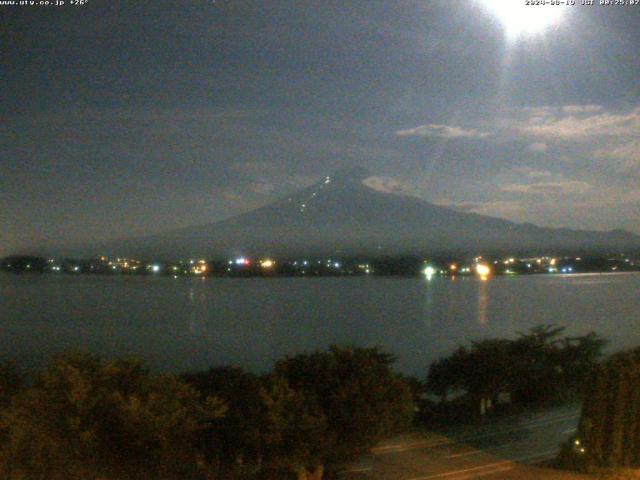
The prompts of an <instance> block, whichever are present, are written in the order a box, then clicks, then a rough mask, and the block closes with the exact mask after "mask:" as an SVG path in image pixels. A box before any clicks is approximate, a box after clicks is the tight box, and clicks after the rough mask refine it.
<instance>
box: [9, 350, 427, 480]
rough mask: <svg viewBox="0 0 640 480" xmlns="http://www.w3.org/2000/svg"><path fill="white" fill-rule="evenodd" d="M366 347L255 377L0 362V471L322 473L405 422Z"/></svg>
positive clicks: (405, 401)
mask: <svg viewBox="0 0 640 480" xmlns="http://www.w3.org/2000/svg"><path fill="white" fill-rule="evenodd" d="M392 363H393V357H391V356H390V355H388V354H386V353H384V352H382V351H380V350H378V349H376V348H371V349H350V348H337V347H333V348H331V349H330V350H328V351H323V352H317V353H312V354H302V355H297V356H293V357H286V358H284V359H281V360H280V361H278V362H277V363H276V364H275V367H274V369H273V371H272V372H271V373H269V374H267V375H261V376H258V375H254V374H252V373H248V372H246V371H244V370H242V369H239V368H231V367H224V368H213V369H210V370H208V371H204V372H195V373H189V374H185V375H182V376H179V377H178V376H173V375H154V374H151V373H150V372H149V370H147V369H146V368H145V367H144V366H143V365H142V364H141V363H140V362H139V361H136V360H125V359H117V360H109V361H107V360H103V359H100V358H98V357H96V356H93V355H89V354H80V353H70V354H64V355H62V356H59V357H56V358H55V359H53V360H52V361H51V363H50V364H49V365H48V366H47V367H46V368H44V369H43V370H42V371H41V372H40V373H39V374H38V375H37V376H36V378H35V379H34V380H33V381H32V382H31V384H30V385H26V383H25V382H24V381H23V380H22V378H21V376H20V375H19V373H18V372H17V370H16V369H15V367H13V366H11V365H10V364H4V365H3V366H2V368H0V409H1V414H0V478H2V479H6V480H19V479H20V480H21V479H24V480H27V479H28V480H32V479H37V478H42V479H47V480H57V479H60V480H62V479H65V480H74V479H78V480H80V479H83V480H85V479H90V478H100V479H114V480H115V479H118V480H126V479H131V480H133V479H148V478H154V479H158V480H160V479H198V478H202V479H204V478H208V479H214V478H215V479H223V478H224V479H241V478H242V479H274V480H275V479H278V480H280V479H287V478H292V479H315V480H319V479H321V478H323V477H324V478H327V477H331V476H332V474H333V471H334V469H335V466H336V465H338V464H339V463H340V462H343V461H345V460H348V459H352V458H355V457H357V456H358V455H359V454H361V453H363V452H365V451H367V450H368V449H369V448H370V447H372V446H373V445H374V444H375V443H376V442H378V441H379V440H380V439H381V438H383V437H384V436H387V435H390V434H392V433H394V432H397V431H400V430H403V429H405V428H406V427H407V426H409V425H410V424H411V421H412V418H413V415H414V411H415V407H414V406H415V402H414V399H413V394H412V391H411V389H410V387H409V386H408V384H407V383H406V382H405V381H404V380H403V379H402V377H401V376H400V375H398V374H396V373H394V372H393V371H392V369H391V365H392Z"/></svg>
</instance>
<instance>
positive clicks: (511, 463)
mask: <svg viewBox="0 0 640 480" xmlns="http://www.w3.org/2000/svg"><path fill="white" fill-rule="evenodd" d="M556 453H557V450H548V451H546V452H542V453H538V454H536V455H527V456H524V457H518V458H515V459H513V460H502V461H500V462H494V463H487V464H485V465H478V466H477V467H471V468H465V469H462V470H453V471H451V472H443V473H437V474H435V475H427V476H424V477H414V478H411V479H410V480H430V479H432V478H446V477H452V476H454V475H464V474H469V473H471V472H473V474H472V475H471V477H473V476H476V477H479V476H484V475H490V474H493V473H499V472H502V471H508V470H512V469H513V468H515V467H516V464H517V463H518V462H525V461H527V460H533V459H534V458H538V459H540V458H545V457H548V456H550V455H555V454H556ZM485 470H486V471H485ZM464 478H469V475H464V476H463V477H461V478H460V479H458V480H462V479H464Z"/></svg>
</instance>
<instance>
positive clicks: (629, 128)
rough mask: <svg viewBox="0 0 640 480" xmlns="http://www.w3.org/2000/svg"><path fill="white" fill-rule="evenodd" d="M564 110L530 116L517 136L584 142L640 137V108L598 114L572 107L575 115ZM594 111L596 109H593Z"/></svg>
mask: <svg viewBox="0 0 640 480" xmlns="http://www.w3.org/2000/svg"><path fill="white" fill-rule="evenodd" d="M565 108H567V107H564V108H563V109H561V110H560V111H559V112H556V113H549V112H546V114H545V115H544V116H540V115H528V114H527V111H524V113H525V114H526V116H525V118H524V119H523V120H521V121H519V122H516V124H515V126H514V127H513V129H514V130H515V132H516V133H518V134H521V135H524V136H528V137H533V138H539V139H544V140H551V141H553V140H555V141H558V140H568V141H584V140H589V139H595V138H602V137H624V136H633V135H638V134H640V108H636V109H635V110H632V111H631V112H629V113H626V114H620V113H610V112H599V113H595V112H593V110H590V109H589V108H585V107H583V111H580V112H577V110H578V106H571V107H569V108H570V110H571V111H572V112H573V113H572V114H567V112H566V111H565V110H564V109H565ZM591 108H593V107H591ZM590 113H592V114H590Z"/></svg>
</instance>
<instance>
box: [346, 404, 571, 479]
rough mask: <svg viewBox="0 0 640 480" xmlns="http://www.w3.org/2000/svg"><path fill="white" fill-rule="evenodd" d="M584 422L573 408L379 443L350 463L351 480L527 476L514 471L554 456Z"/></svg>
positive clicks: (536, 476) (413, 435)
mask: <svg viewBox="0 0 640 480" xmlns="http://www.w3.org/2000/svg"><path fill="white" fill-rule="evenodd" d="M578 418H579V408H578V407H577V406H571V407H563V408H556V409H553V410H547V411H545V412H539V413H535V414H529V415H521V416H518V417H510V418H505V419H501V420H496V421H492V422H489V423H485V424H482V425H479V426H475V427H465V428H457V429H450V430H448V431H446V432H439V433H432V432H422V433H412V434H409V435H404V436H402V437H398V438H395V439H392V440H389V441H387V442H384V443H382V444H380V445H378V446H377V447H376V448H374V449H373V450H372V453H371V455H370V456H368V457H366V458H364V459H362V461H361V462H359V463H357V464H353V465H350V466H349V467H348V468H347V471H348V473H347V475H346V476H345V477H346V478H353V479H355V478H361V479H380V480H387V479H389V480H391V479H393V480H432V479H433V480H463V479H475V478H480V477H485V476H487V477H489V476H491V477H492V478H524V477H525V475H523V474H522V472H519V473H518V475H517V476H516V477H514V476H513V475H514V472H515V471H516V470H517V469H522V468H523V467H522V465H529V464H534V463H539V462H541V461H543V460H546V459H550V458H553V457H554V456H555V455H556V454H557V452H558V450H559V446H560V444H561V443H562V442H564V441H566V440H567V439H569V437H571V436H572V435H573V434H574V433H575V430H576V426H577V423H578ZM509 472H510V474H509V475H504V474H506V473H509ZM533 477H534V478H542V477H544V475H541V474H536V475H533ZM550 478H560V477H558V476H554V477H550ZM571 478H575V477H571Z"/></svg>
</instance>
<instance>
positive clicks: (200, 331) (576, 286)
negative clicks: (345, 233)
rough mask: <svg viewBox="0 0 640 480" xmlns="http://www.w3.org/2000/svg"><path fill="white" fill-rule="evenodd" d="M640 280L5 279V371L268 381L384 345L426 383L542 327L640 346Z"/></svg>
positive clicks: (0, 334) (1, 333) (1, 328)
mask: <svg viewBox="0 0 640 480" xmlns="http://www.w3.org/2000/svg"><path fill="white" fill-rule="evenodd" d="M639 294H640V275H639V274H588V275H531V276H519V277H495V278H491V279H489V280H488V281H485V282H483V281H481V280H479V279H476V278H458V279H455V280H452V279H449V278H434V279H432V280H431V281H427V280H426V279H425V278H388V277H348V278H329V277H324V278H249V279H226V278H222V279H220V278H217V279H214V278H209V279H201V278H177V279H174V278H170V277H127V276H67V275H60V276H56V275H12V274H0V345H1V352H0V356H1V357H2V358H13V359H15V360H16V361H18V362H19V363H21V364H24V365H29V366H38V365H41V364H42V363H43V362H44V361H46V359H47V358H48V357H49V356H50V355H51V354H53V353H56V352H60V351H63V350H67V349H75V350H87V351H91V352H94V353H99V354H102V355H106V356H112V355H135V356H137V357H140V358H142V359H143V360H144V361H145V362H147V364H148V365H150V366H151V367H152V368H154V369H161V370H170V371H175V372H181V371H185V370H193V369H204V368H207V367H209V366H212V365H221V364H234V365H240V366H243V367H246V368H249V369H251V370H253V371H256V372H260V371H265V370H267V369H268V368H270V366H271V365H272V363H273V361H274V360H275V359H277V358H279V357H281V356H283V355H285V354H294V353H298V352H302V351H308V350H313V349H317V348H325V347H327V346H328V345H331V344H339V345H348V344H351V345H355V346H373V345H380V346H382V347H383V348H385V349H386V350H388V351H390V352H392V353H394V354H395V355H396V356H397V357H398V363H397V366H398V368H399V369H400V370H402V371H403V372H406V373H408V374H414V375H419V376H423V375H424V374H425V373H426V371H427V368H428V366H429V364H430V363H431V362H432V361H433V360H435V359H437V358H438V357H440V356H442V355H445V354H447V353H449V352H451V351H452V350H453V349H454V348H455V347H456V346H457V345H458V344H461V343H466V342H468V341H469V340H474V339H481V338H487V337H512V336H515V335H516V334H517V332H519V331H526V330H527V329H529V328H530V327H533V326H535V325H539V324H555V325H565V326H567V327H568V330H567V332H568V333H570V334H584V333H586V332H588V331H590V330H594V331H596V332H598V333H599V334H601V335H603V336H604V337H606V338H607V339H609V340H610V344H609V347H608V350H609V351H613V350H615V349H620V348H625V347H630V346H635V345H640V295H639Z"/></svg>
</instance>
